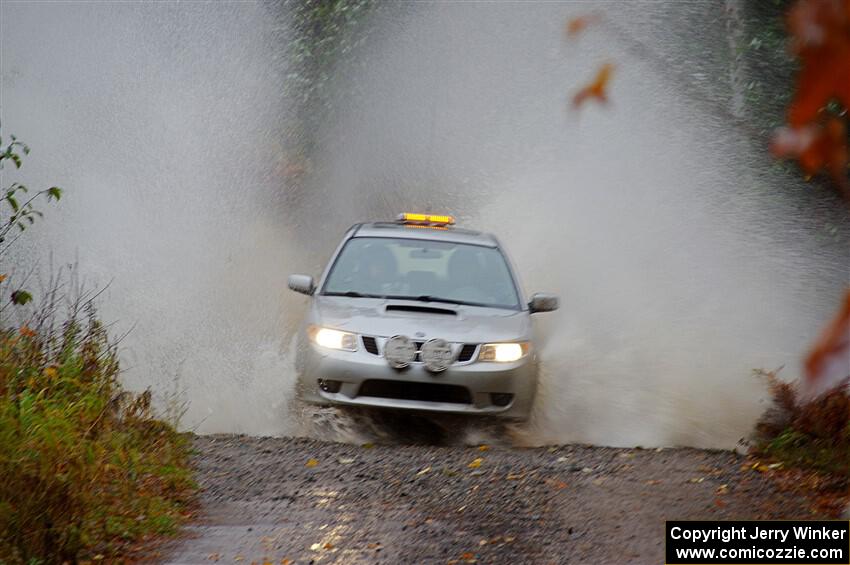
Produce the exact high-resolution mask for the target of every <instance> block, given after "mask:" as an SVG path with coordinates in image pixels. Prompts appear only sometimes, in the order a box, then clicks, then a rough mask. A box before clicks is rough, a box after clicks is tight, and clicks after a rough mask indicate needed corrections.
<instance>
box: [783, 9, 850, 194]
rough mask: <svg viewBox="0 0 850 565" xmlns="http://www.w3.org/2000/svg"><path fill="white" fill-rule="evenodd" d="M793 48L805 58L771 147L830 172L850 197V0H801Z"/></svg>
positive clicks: (792, 27)
mask: <svg viewBox="0 0 850 565" xmlns="http://www.w3.org/2000/svg"><path fill="white" fill-rule="evenodd" d="M788 31H789V34H790V37H791V47H792V50H793V53H794V54H795V56H796V57H797V59H798V60H799V65H800V70H799V72H798V73H797V78H796V85H795V93H794V97H793V99H792V100H791V103H790V105H789V106H788V116H787V122H788V123H787V126H786V127H784V128H781V129H779V130H777V132H776V134H775V136H774V138H773V143H772V146H771V149H772V151H773V153H774V154H775V155H777V156H779V157H786V158H793V159H796V160H797V162H798V163H799V164H800V167H801V168H802V169H803V171H805V173H806V174H807V175H810V176H811V175H816V174H819V173H826V174H828V175H829V176H830V178H831V179H832V181H833V183H834V184H835V186H836V187H838V189H839V190H840V191H841V192H842V193H843V194H844V196H845V198H847V199H848V201H850V182H848V178H847V165H848V155H849V154H848V133H847V123H848V109H850V0H798V1H797V2H796V3H795V4H794V5H793V6H792V7H791V9H790V10H789V12H788Z"/></svg>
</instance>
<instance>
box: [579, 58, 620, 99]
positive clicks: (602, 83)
mask: <svg viewBox="0 0 850 565" xmlns="http://www.w3.org/2000/svg"><path fill="white" fill-rule="evenodd" d="M613 73H614V65H612V64H611V63H605V64H604V65H602V67H600V69H599V71H598V72H597V73H596V77H595V78H594V79H593V82H591V83H590V84H588V85H587V86H585V87H584V88H582V89H581V90H579V91H578V92H577V93H576V95H575V96H573V107H575V108H578V107H580V106H581V105H582V104H584V102H585V101H586V100H588V99H590V98H594V99H596V100H598V101H599V102H600V103H603V104H604V103H605V102H607V101H608V94H607V91H608V83H609V82H610V81H611V75H612V74H613Z"/></svg>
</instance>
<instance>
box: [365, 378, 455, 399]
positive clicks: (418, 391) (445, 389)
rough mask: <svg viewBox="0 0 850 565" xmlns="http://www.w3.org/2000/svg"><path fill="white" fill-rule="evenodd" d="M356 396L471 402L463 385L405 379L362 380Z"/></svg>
mask: <svg viewBox="0 0 850 565" xmlns="http://www.w3.org/2000/svg"><path fill="white" fill-rule="evenodd" d="M358 396H373V397H378V398H395V399H398V400H419V401H423V402H450V403H453V404H472V396H471V395H470V394H469V390H468V389H466V388H465V387H462V386H457V385H445V384H434V383H414V382H407V381H385V380H377V379H370V380H367V381H363V384H361V385H360V391H359V392H358Z"/></svg>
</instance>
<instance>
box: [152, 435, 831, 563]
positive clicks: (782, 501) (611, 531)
mask: <svg viewBox="0 0 850 565" xmlns="http://www.w3.org/2000/svg"><path fill="white" fill-rule="evenodd" d="M194 446H195V449H196V450H197V455H196V456H195V465H196V466H197V469H198V480H199V483H200V486H201V488H202V493H201V508H200V513H199V514H200V515H199V518H198V521H197V522H196V523H194V524H192V525H190V526H188V528H187V533H186V535H185V536H184V537H182V538H181V539H180V540H178V541H176V542H175V543H173V544H172V545H171V546H166V547H164V548H161V549H160V552H159V553H158V554H156V555H152V556H151V558H152V559H154V560H156V561H161V562H167V563H215V562H221V563H239V562H241V563H245V565H248V564H250V563H258V564H262V563H277V564H280V563H283V564H294V563H298V564H330V563H345V564H349V563H357V564H359V563H385V564H388V565H396V564H403V563H411V564H430V563H441V564H447V563H458V564H460V563H482V564H483V563H542V564H549V563H653V564H658V563H663V562H664V560H663V548H664V541H663V540H664V537H663V536H664V520H665V519H760V518H765V519H767V518H774V519H777V518H813V517H815V516H813V515H812V512H811V511H810V508H809V505H808V504H807V501H806V500H804V499H801V498H800V497H798V496H795V495H792V494H789V493H783V492H779V491H777V490H776V488H775V487H774V486H773V484H772V483H771V481H770V480H769V479H768V478H766V477H765V476H764V475H762V474H760V473H758V472H756V471H753V470H751V469H746V468H743V466H744V459H743V458H742V457H741V456H739V455H736V454H734V453H731V452H723V451H701V450H696V449H664V450H642V449H615V448H605V447H591V446H579V445H566V446H558V447H550V448H545V447H544V448H512V447H499V446H484V447H474V446H473V447H463V446H450V447H436V446H427V445H426V446H422V445H407V446H403V445H376V446H372V445H370V444H366V446H359V445H351V444H343V443H331V442H322V441H316V440H311V439H293V438H256V437H246V436H232V435H226V436H225V435H220V436H199V437H196V438H195V440H194Z"/></svg>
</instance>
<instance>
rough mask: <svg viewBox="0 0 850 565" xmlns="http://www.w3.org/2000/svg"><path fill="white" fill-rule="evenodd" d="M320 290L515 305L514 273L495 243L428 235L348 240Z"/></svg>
mask: <svg viewBox="0 0 850 565" xmlns="http://www.w3.org/2000/svg"><path fill="white" fill-rule="evenodd" d="M322 294H326V295H336V296H354V297H356V296H366V297H380V298H406V299H413V300H423V301H434V302H448V303H454V304H469V305H474V306H490V307H496V308H511V309H518V308H519V299H518V295H517V290H516V286H515V285H514V281H513V277H512V276H511V272H510V270H509V269H508V265H507V263H506V261H505V258H504V256H503V255H502V253H501V251H499V249H497V248H494V247H484V246H480V245H468V244H463V243H452V242H445V241H431V240H426V239H402V238H398V239H396V238H386V237H355V238H352V239H350V240H348V242H347V243H346V244H345V247H344V248H343V249H342V251H341V252H340V253H339V255H338V256H337V258H336V261H335V262H334V264H333V267H331V271H330V274H329V275H328V277H327V281H326V282H325V285H324V288H323V289H322Z"/></svg>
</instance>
